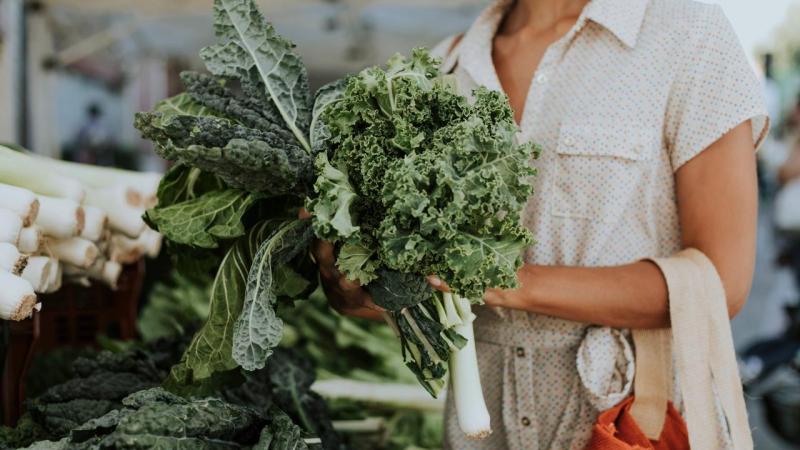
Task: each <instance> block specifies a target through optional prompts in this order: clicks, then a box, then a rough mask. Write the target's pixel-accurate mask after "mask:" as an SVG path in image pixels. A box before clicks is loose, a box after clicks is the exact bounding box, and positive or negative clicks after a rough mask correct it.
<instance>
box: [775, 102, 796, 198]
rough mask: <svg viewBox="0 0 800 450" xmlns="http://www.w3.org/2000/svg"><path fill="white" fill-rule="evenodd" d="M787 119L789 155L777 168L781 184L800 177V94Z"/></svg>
mask: <svg viewBox="0 0 800 450" xmlns="http://www.w3.org/2000/svg"><path fill="white" fill-rule="evenodd" d="M787 121H788V123H787V128H788V130H789V133H788V134H787V139H788V145H789V155H788V157H787V158H786V161H785V162H784V163H783V164H782V165H781V167H780V168H779V169H778V183H779V184H780V185H782V186H783V185H786V184H787V183H789V182H790V181H792V180H796V179H800V95H798V96H797V103H796V104H795V106H794V109H793V110H792V113H791V114H790V115H789V117H788V119H787Z"/></svg>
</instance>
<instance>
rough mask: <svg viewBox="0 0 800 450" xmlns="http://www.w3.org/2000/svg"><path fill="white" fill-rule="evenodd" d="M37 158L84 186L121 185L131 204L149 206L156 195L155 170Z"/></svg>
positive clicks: (97, 187) (106, 186)
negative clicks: (147, 170)
mask: <svg viewBox="0 0 800 450" xmlns="http://www.w3.org/2000/svg"><path fill="white" fill-rule="evenodd" d="M37 160H38V161H40V162H41V163H42V164H44V165H45V166H47V168H48V169H51V170H53V171H55V172H57V173H59V174H61V175H64V176H69V177H73V178H75V179H77V180H80V182H81V183H83V184H84V185H85V186H87V187H89V188H92V189H100V188H108V187H111V186H115V185H122V186H124V188H125V191H126V192H127V193H130V195H131V197H130V199H129V200H131V201H132V203H131V205H132V206H136V207H150V206H147V205H146V203H148V202H150V201H152V199H153V198H155V197H156V191H157V190H158V184H159V183H160V182H161V176H162V175H161V174H160V173H155V172H134V171H130V170H123V169H116V168H112V167H101V166H93V165H88V164H80V163H74V162H69V161H61V160H58V159H51V158H45V157H37Z"/></svg>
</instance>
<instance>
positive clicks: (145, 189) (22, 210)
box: [0, 145, 161, 321]
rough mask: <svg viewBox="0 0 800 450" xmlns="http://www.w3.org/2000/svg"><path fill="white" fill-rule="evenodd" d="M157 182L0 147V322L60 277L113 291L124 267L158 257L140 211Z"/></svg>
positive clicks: (24, 309) (26, 311)
mask: <svg viewBox="0 0 800 450" xmlns="http://www.w3.org/2000/svg"><path fill="white" fill-rule="evenodd" d="M160 179H161V175H160V174H155V173H137V172H130V171H125V170H119V169H111V168H105V167H94V166H88V165H84V164H77V163H68V162H63V161H56V160H53V159H49V158H45V157H42V156H36V155H33V154H31V153H28V152H26V151H24V150H23V149H18V148H11V147H8V146H4V145H0V279H1V280H2V281H1V282H0V285H2V286H3V288H4V289H2V292H0V319H3V320H15V321H18V320H23V319H26V318H28V317H30V316H31V314H32V313H33V311H34V310H35V309H36V308H39V307H40V305H39V304H37V297H36V294H37V293H52V292H55V291H57V290H58V289H60V288H61V285H62V279H63V278H66V279H68V280H69V281H74V282H76V283H81V284H88V283H89V282H90V280H94V281H99V282H101V283H103V284H105V285H108V286H110V287H111V288H112V289H116V288H117V281H118V279H119V277H120V274H121V273H122V265H123V264H128V263H133V262H136V261H137V260H139V259H141V258H143V257H144V256H151V257H155V256H157V254H158V252H159V250H160V247H161V235H159V234H158V233H157V232H155V231H153V230H151V229H148V228H146V225H145V223H144V221H143V220H142V218H141V216H142V214H143V213H144V210H145V208H146V207H147V206H152V205H154V204H155V202H156V190H157V187H158V183H159V180H160ZM98 199H99V200H98ZM6 286H8V289H5V288H6Z"/></svg>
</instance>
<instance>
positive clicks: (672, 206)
mask: <svg viewBox="0 0 800 450" xmlns="http://www.w3.org/2000/svg"><path fill="white" fill-rule="evenodd" d="M437 52H438V54H439V55H440V56H442V57H443V58H444V63H443V70H444V71H452V72H453V73H454V74H455V76H456V78H457V79H458V81H459V85H460V88H461V89H462V90H463V93H464V94H467V95H468V94H469V93H470V92H471V91H472V89H474V88H476V87H477V86H480V85H485V86H487V87H489V88H491V89H496V90H502V91H504V92H505V93H506V94H507V95H508V97H509V101H510V103H511V106H512V108H513V110H514V115H515V119H516V121H517V123H518V124H519V125H520V128H521V131H520V133H519V134H518V137H519V139H521V140H523V141H533V142H536V143H538V144H540V145H541V146H542V147H543V152H542V156H541V158H540V159H538V160H537V161H535V162H534V163H533V164H534V165H535V166H536V168H537V169H538V175H537V176H536V177H535V179H534V180H533V184H534V191H535V192H536V194H535V195H534V196H533V197H532V198H531V200H530V202H529V204H528V205H527V208H526V210H525V213H524V214H523V220H524V223H525V225H526V226H527V227H528V228H529V229H530V230H531V231H532V233H533V236H534V238H535V239H536V240H537V243H536V244H535V245H534V246H533V247H532V248H531V249H530V250H529V252H528V253H527V255H526V264H525V265H524V266H523V267H522V268H521V269H520V270H519V272H518V278H519V282H520V285H521V286H520V287H519V288H518V289H513V290H497V289H490V290H488V291H487V292H486V293H485V297H484V300H485V303H486V305H487V306H486V307H476V308H475V312H476V314H477V316H478V318H477V320H476V322H475V336H476V345H477V351H478V359H479V366H480V371H481V383H482V385H483V388H484V396H485V398H486V402H487V405H488V408H489V412H490V414H491V418H492V428H493V433H492V434H491V435H490V436H489V437H488V438H486V439H484V440H481V441H468V440H467V439H466V437H465V436H464V434H463V433H462V432H461V431H460V429H459V426H458V423H457V420H456V417H455V411H454V407H453V401H452V398H448V402H447V411H446V431H445V447H446V448H449V449H470V450H483V449H485V450H503V449H514V450H517V449H520V450H521V449H529V450H552V449H581V448H584V446H585V445H586V443H587V441H588V439H589V437H590V435H591V432H592V427H593V424H594V423H595V421H596V419H597V417H598V414H599V412H600V411H602V410H604V409H607V408H610V407H611V406H614V405H615V404H617V403H618V402H619V401H621V400H622V399H624V398H626V397H627V396H628V395H630V393H631V384H632V380H631V379H630V377H629V374H630V373H631V372H632V370H633V364H634V361H633V357H632V348H631V343H630V338H629V332H628V330H629V329H632V328H645V329H649V328H661V327H667V326H669V306H668V301H669V296H668V292H667V286H666V282H665V279H664V276H663V274H662V273H661V271H660V269H659V267H658V266H657V265H656V264H654V263H653V262H651V261H650V260H649V259H650V258H657V257H670V256H671V255H674V254H676V253H677V252H679V251H680V250H681V249H684V248H690V247H691V248H696V249H699V250H700V251H702V252H703V253H704V254H705V255H707V256H708V257H709V259H710V260H711V261H712V262H713V264H714V266H715V267H716V269H717V271H718V273H719V275H720V277H721V279H722V281H723V284H724V287H725V291H726V296H727V306H728V310H729V314H730V316H735V315H736V314H737V313H738V312H739V311H740V310H741V309H742V306H743V305H744V302H745V300H746V298H747V295H748V292H749V289H750V285H751V279H752V273H753V269H754V261H755V239H756V218H757V209H758V194H757V176H756V158H755V155H754V150H755V149H756V147H758V146H759V145H760V143H761V142H762V140H763V139H764V137H765V135H766V132H767V129H768V123H769V120H768V118H767V112H766V109H765V105H764V98H763V95H764V94H763V89H762V86H761V84H760V82H759V81H758V79H757V77H756V76H755V73H754V72H753V71H752V69H751V67H750V65H749V63H748V61H747V58H746V56H745V54H744V52H743V50H742V48H741V45H740V44H739V40H738V39H737V36H736V34H735V32H734V30H733V29H732V27H731V24H730V23H729V22H728V20H727V19H726V17H725V15H724V13H723V12H722V10H721V9H720V8H719V7H718V6H711V5H707V4H703V3H700V2H696V1H694V0H517V1H511V0H499V1H497V0H496V1H494V2H492V4H491V5H490V6H489V7H488V8H487V9H486V10H485V11H484V12H483V13H482V14H481V15H480V16H479V17H478V18H477V20H476V21H475V22H474V24H473V25H472V26H471V27H470V28H469V30H467V31H466V32H465V33H464V34H463V35H459V36H456V37H453V38H450V39H448V40H446V41H445V42H443V43H441V44H440V45H439V46H438V47H437ZM314 252H315V256H316V259H317V261H318V263H319V266H320V267H319V269H320V273H321V279H322V281H323V286H324V288H325V291H326V293H327V295H328V298H329V299H330V302H331V304H332V305H333V306H334V307H336V308H337V309H338V310H339V311H341V312H343V313H345V314H350V315H354V316H360V317H368V318H374V319H378V320H379V319H380V316H381V314H380V309H379V308H378V307H377V306H376V305H375V304H374V303H372V300H371V298H370V296H369V294H368V293H367V292H366V290H364V289H363V288H361V287H360V286H359V285H358V283H353V282H350V281H348V280H346V279H345V278H344V277H343V276H342V275H341V274H340V273H339V272H338V271H337V269H336V265H335V264H336V262H335V254H334V248H333V247H332V246H331V245H330V244H328V243H325V242H318V243H316V244H315V250H314ZM434 275H435V274H433V275H432V276H431V277H430V279H429V281H430V282H431V284H432V285H433V287H434V288H436V289H439V290H447V286H446V284H445V282H444V281H443V280H440V279H438V278H437V277H435V276H434ZM587 355H588V356H587ZM674 400H675V401H679V399H678V398H675V399H674ZM716 419H717V420H713V418H708V420H709V421H708V424H709V425H708V426H713V427H714V429H713V432H714V433H715V436H717V438H716V440H717V446H716V447H715V448H719V449H728V448H732V443H731V439H730V436H729V433H728V431H727V427H726V426H725V425H724V424H725V420H724V418H720V417H717V418H716ZM703 450H712V449H703Z"/></svg>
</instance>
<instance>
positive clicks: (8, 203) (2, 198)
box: [0, 184, 39, 227]
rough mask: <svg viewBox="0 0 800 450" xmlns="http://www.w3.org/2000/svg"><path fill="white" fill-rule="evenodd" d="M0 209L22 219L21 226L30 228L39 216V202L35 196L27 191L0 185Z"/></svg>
mask: <svg viewBox="0 0 800 450" xmlns="http://www.w3.org/2000/svg"><path fill="white" fill-rule="evenodd" d="M0 208H3V209H7V210H9V211H11V212H13V213H17V215H19V217H20V218H21V219H22V226H25V227H28V226H30V225H31V224H32V223H33V221H34V220H36V215H37V214H39V200H38V199H37V198H36V194H34V193H33V192H31V191H29V190H27V189H22V188H18V187H16V186H10V185H7V184H0Z"/></svg>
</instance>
